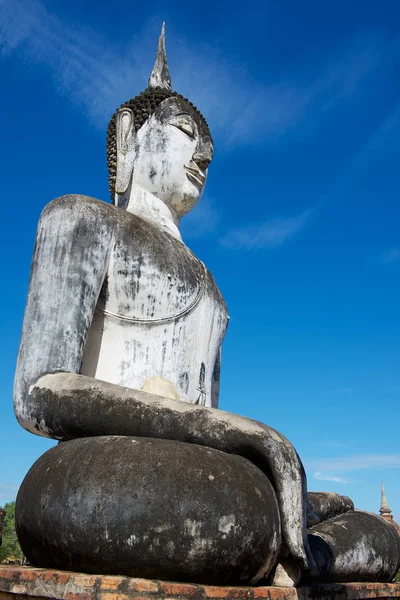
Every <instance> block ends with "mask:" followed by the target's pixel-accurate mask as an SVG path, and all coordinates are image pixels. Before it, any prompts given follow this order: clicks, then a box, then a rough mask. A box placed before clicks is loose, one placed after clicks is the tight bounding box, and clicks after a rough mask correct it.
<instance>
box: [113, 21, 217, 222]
mask: <svg viewBox="0 0 400 600" xmlns="http://www.w3.org/2000/svg"><path fill="white" fill-rule="evenodd" d="M212 156H213V142H212V138H211V134H210V130H209V128H208V125H207V122H206V120H205V118H204V117H203V115H202V114H201V113H200V111H199V110H198V109H197V108H196V107H195V106H193V104H192V103H191V102H189V100H187V99H186V98H184V97H183V96H181V95H180V94H177V93H176V92H173V91H172V88H171V79H170V76H169V71H168V64H167V58H166V52H165V29H164V24H163V27H162V30H161V35H160V38H159V41H158V50H157V57H156V62H155V65H154V68H153V71H152V73H151V75H150V78H149V84H148V88H147V89H146V90H145V91H144V92H142V93H141V94H139V95H138V96H136V97H135V98H132V99H131V100H128V101H127V102H125V104H123V105H121V108H120V109H118V110H117V111H116V112H115V113H114V115H113V116H112V118H111V121H110V123H109V126H108V131H107V159H108V160H107V162H108V170H109V184H110V194H111V199H112V201H113V202H115V203H116V204H117V205H119V206H123V205H124V204H125V203H126V199H127V197H129V193H130V190H131V189H132V186H140V188H142V189H144V190H145V191H146V192H149V193H150V194H153V195H154V196H155V197H156V198H158V199H159V200H161V201H162V202H163V203H164V204H165V205H167V206H168V207H169V208H170V209H172V210H173V211H174V213H175V214H176V216H177V217H178V218H180V217H181V216H183V215H184V214H186V213H187V212H189V211H190V210H191V209H192V208H193V207H194V206H195V205H196V204H197V202H198V201H199V199H200V197H201V195H202V192H203V190H204V186H205V183H206V179H207V170H208V165H209V164H210V162H211V160H212Z"/></svg>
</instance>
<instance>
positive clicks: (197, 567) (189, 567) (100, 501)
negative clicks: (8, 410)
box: [16, 436, 281, 585]
mask: <svg viewBox="0 0 400 600" xmlns="http://www.w3.org/2000/svg"><path fill="white" fill-rule="evenodd" d="M16 524H17V533H18V538H19V541H20V544H21V547H22V549H23V552H24V554H25V555H26V556H27V558H28V560H29V562H31V564H33V565H35V566H42V567H51V568H59V569H66V570H74V571H84V572H89V573H99V574H122V575H129V576H139V577H147V578H157V579H172V580H177V581H193V582H198V583H209V584H220V585H226V584H248V583H256V582H257V581H258V580H260V579H261V578H262V577H264V576H265V575H267V574H268V573H269V572H270V571H271V569H272V567H273V566H274V564H275V562H276V560H277V556H278V553H279V549H280V545H281V528H280V517H279V509H278V504H277V500H276V497H275V492H274V490H273V488H272V485H271V484H270V482H269V480H268V479H267V477H266V476H265V475H264V474H263V473H262V472H261V471H260V470H259V469H258V468H257V467H256V466H254V465H253V464H252V463H251V462H249V461H248V460H247V459H245V458H242V457H240V456H237V455H233V454H226V453H225V452H221V451H219V450H214V449H211V448H207V447H202V446H197V445H195V444H186V443H183V442H175V441H170V440H159V439H149V438H138V437H130V436H102V437H90V438H80V439H75V440H71V441H68V442H63V443H61V444H59V445H58V446H56V447H54V448H52V449H51V450H49V451H48V452H46V453H45V454H44V455H43V456H42V457H40V458H39V460H38V461H37V462H36V463H35V464H34V465H33V467H32V468H31V470H30V471H29V473H28V474H27V476H26V478H25V480H24V481H23V483H22V485H21V488H20V491H19V494H18V498H17V507H16Z"/></svg>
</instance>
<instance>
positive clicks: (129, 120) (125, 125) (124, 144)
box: [115, 108, 135, 194]
mask: <svg viewBox="0 0 400 600" xmlns="http://www.w3.org/2000/svg"><path fill="white" fill-rule="evenodd" d="M115 126H116V134H117V176H116V181H115V191H116V193H117V194H124V193H125V192H126V190H127V188H128V185H129V183H130V180H131V176H132V172H133V162H134V160H135V117H134V115H133V112H132V111H131V109H130V108H121V109H120V110H119V111H118V112H117V115H116V123H115Z"/></svg>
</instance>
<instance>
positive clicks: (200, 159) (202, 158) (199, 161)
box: [192, 152, 212, 171]
mask: <svg viewBox="0 0 400 600" xmlns="http://www.w3.org/2000/svg"><path fill="white" fill-rule="evenodd" d="M192 160H193V161H194V162H195V163H196V165H197V166H198V167H199V168H200V169H201V170H202V171H205V170H206V169H207V167H208V165H209V164H210V162H211V160H212V156H211V153H205V152H204V153H203V152H196V153H195V154H193V157H192Z"/></svg>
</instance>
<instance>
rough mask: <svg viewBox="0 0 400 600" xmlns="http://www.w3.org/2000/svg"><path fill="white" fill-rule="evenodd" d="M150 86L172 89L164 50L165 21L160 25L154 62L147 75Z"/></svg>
mask: <svg viewBox="0 0 400 600" xmlns="http://www.w3.org/2000/svg"><path fill="white" fill-rule="evenodd" d="M149 87H150V88H156V87H159V88H163V89H164V90H170V91H171V90H172V86H171V77H170V74H169V70H168V62H167V53H166V51H165V23H163V24H162V27H161V35H160V37H159V38H158V48H157V56H156V62H155V63H154V67H153V70H152V72H151V74H150V77H149Z"/></svg>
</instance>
